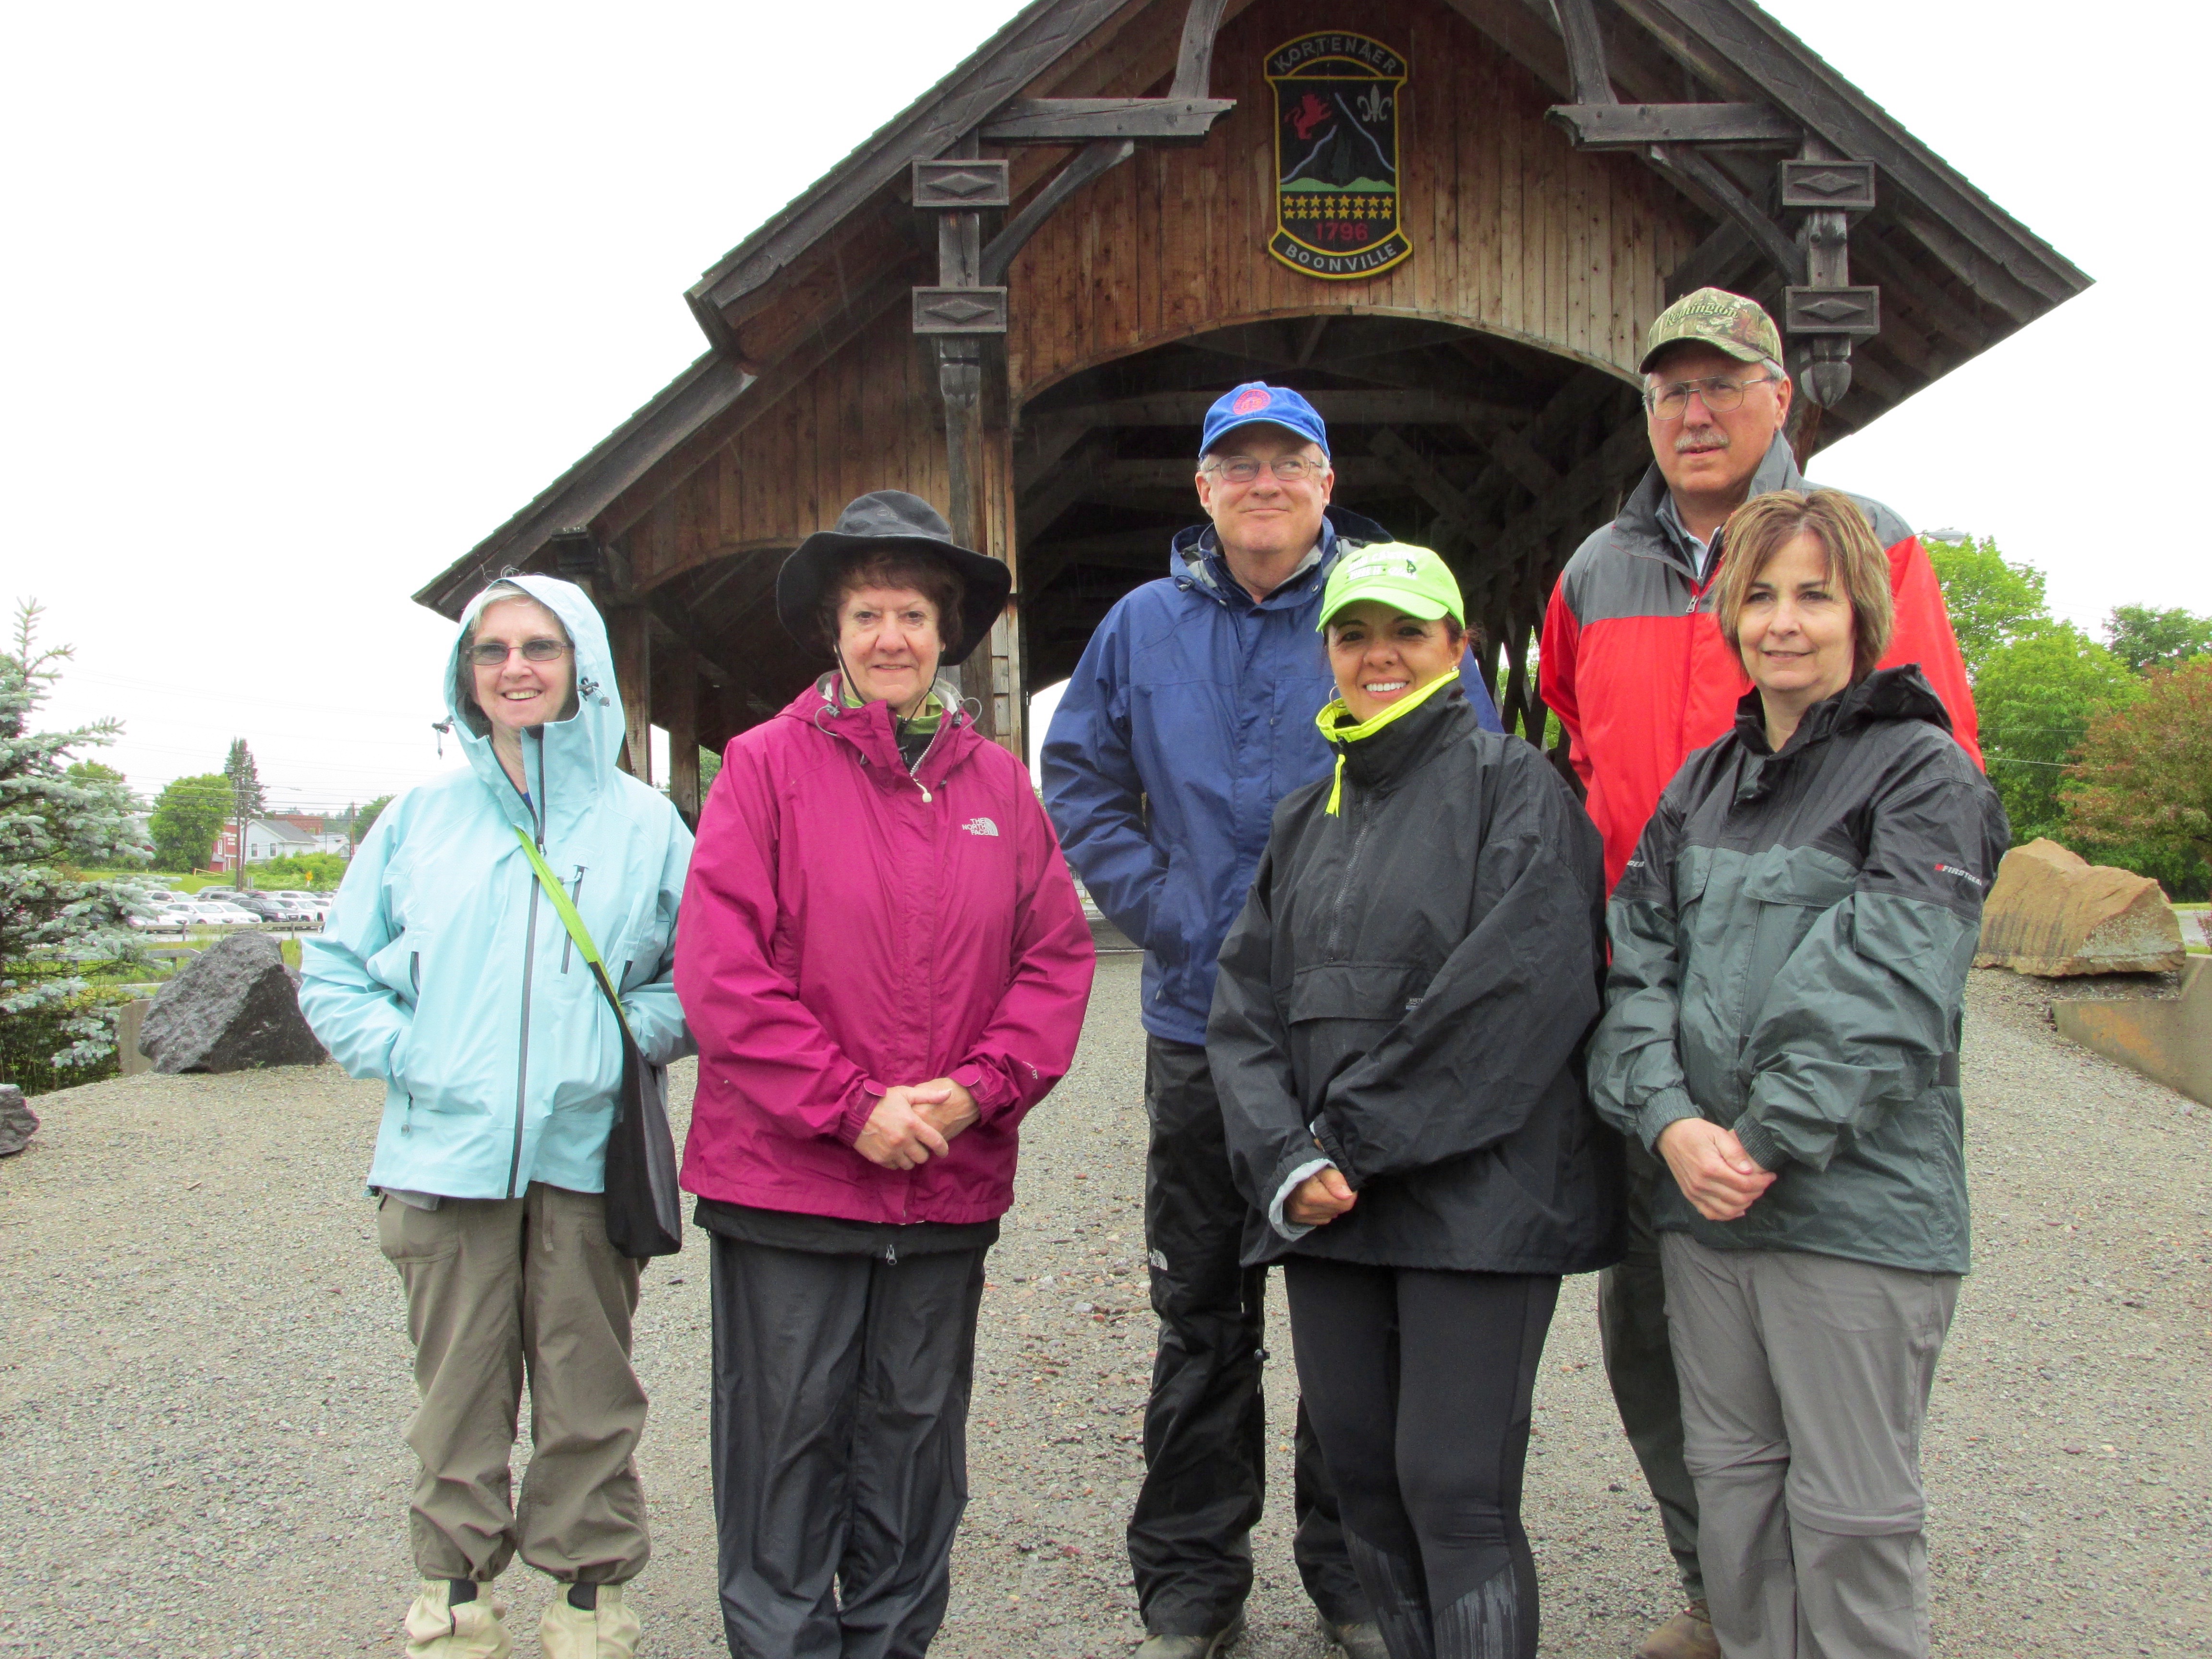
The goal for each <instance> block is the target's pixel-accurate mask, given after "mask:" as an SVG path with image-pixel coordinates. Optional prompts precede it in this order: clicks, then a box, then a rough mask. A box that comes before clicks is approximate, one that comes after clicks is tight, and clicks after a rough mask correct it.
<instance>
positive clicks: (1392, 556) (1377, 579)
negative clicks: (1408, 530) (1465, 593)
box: [1314, 542, 1467, 631]
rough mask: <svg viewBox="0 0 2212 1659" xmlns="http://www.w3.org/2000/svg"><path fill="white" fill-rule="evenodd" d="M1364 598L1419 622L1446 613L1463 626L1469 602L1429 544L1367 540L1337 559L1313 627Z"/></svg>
mask: <svg viewBox="0 0 2212 1659" xmlns="http://www.w3.org/2000/svg"><path fill="white" fill-rule="evenodd" d="M1362 599H1380V600H1381V601H1382V602H1383V604H1385V605H1389V607H1390V608H1391V609H1392V610H1393V611H1401V612H1402V613H1404V614H1405V615H1407V616H1408V617H1419V618H1420V619H1421V620H1422V621H1423V622H1434V621H1435V620H1436V619H1437V617H1450V618H1451V619H1452V620H1453V621H1455V622H1456V623H1459V625H1460V626H1461V627H1462V628H1464V627H1466V626H1467V608H1466V605H1465V604H1464V602H1463V601H1462V599H1460V596H1459V579H1458V578H1457V577H1455V576H1454V575H1453V574H1452V573H1451V567H1450V566H1449V565H1448V564H1446V563H1445V562H1443V560H1442V559H1440V558H1438V557H1437V556H1436V554H1435V553H1433V552H1431V550H1429V549H1427V548H1425V547H1415V546H1413V545H1412V544H1410V543H1407V542H1370V543H1369V544H1367V545H1366V546H1364V547H1355V548H1353V549H1352V550H1350V551H1349V552H1347V553H1346V555H1345V556H1343V557H1342V558H1340V559H1339V560H1338V561H1337V562H1336V568H1335V569H1334V570H1332V571H1330V572H1329V573H1328V587H1327V588H1326V589H1325V590H1324V591H1323V592H1322V596H1321V620H1320V621H1319V622H1318V623H1315V624H1314V626H1315V629H1316V631H1318V630H1319V629H1323V628H1326V627H1328V619H1329V618H1330V617H1334V615H1336V613H1337V612H1338V611H1341V610H1343V609H1344V607H1345V606H1346V605H1357V604H1358V602H1359V601H1360V600H1362Z"/></svg>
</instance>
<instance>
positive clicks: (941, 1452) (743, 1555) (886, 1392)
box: [712, 1235, 985, 1659]
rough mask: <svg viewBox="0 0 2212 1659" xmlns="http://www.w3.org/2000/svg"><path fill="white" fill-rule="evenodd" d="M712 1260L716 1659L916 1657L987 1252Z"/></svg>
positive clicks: (941, 1604) (964, 1463)
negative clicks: (719, 1643)
mask: <svg viewBox="0 0 2212 1659" xmlns="http://www.w3.org/2000/svg"><path fill="white" fill-rule="evenodd" d="M712 1245H713V1249H714V1435H713V1448H712V1455H713V1458H714V1528H715V1534H716V1538H717V1541H718V1543H719V1546H720V1549H719V1554H720V1582H721V1594H722V1628H723V1632H724V1633H725V1634H726V1637H727V1638H728V1640H729V1644H730V1652H731V1654H732V1656H733V1659H920V1656H921V1655H922V1654H923V1653H925V1652H926V1651H927V1650H928V1647H929V1644H930V1640H931V1638H933V1637H934V1636H935V1635H936V1634H937V1627H938V1626H939V1623H940V1622H941V1621H942V1620H943V1619H944V1617H945V1601H946V1598H947V1596H948V1595H949V1594H950V1592H951V1555H952V1537H953V1534H954V1532H955V1531H956V1530H957V1528H958V1527H959V1524H960V1516H961V1511H962V1510H963V1509H965V1508H966V1506H967V1503H968V1437H967V1427H968V1402H969V1393H970V1389H971V1383H972V1380H973V1376H974V1373H975V1319H976V1315H977V1313H978V1311H979V1310H980V1308H981V1303H982V1295H983V1257H984V1254H985V1253H984V1252H983V1251H982V1250H981V1249H963V1250H948V1251H944V1252H940V1253H937V1254H932V1255H904V1256H901V1257H899V1258H898V1259H897V1260H896V1261H890V1260H886V1259H885V1258H884V1257H883V1256H879V1255H878V1256H868V1255H821V1254H817V1253H814V1252H812V1251H807V1250H788V1249H779V1248H777V1247H775V1246H773V1245H766V1244H754V1243H746V1242H744V1241H743V1240H739V1239H735V1238H729V1237H723V1236H720V1235H715V1236H714V1237H713V1239H712Z"/></svg>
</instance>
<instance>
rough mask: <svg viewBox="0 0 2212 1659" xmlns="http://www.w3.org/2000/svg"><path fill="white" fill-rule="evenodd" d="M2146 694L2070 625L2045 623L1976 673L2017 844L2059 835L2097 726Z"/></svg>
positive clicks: (1991, 756)
mask: <svg viewBox="0 0 2212 1659" xmlns="http://www.w3.org/2000/svg"><path fill="white" fill-rule="evenodd" d="M2140 690H2141V682H2140V681H2138V680H2137V679H2136V678H2135V676H2133V675H2132V674H2130V673H2129V672H2128V670H2127V665H2125V664H2124V663H2123V662H2121V660H2120V659H2118V657H2116V656H2114V655H2113V654H2112V653H2111V652H2109V651H2107V650H2106V649H2105V647H2103V646H2101V645H2100V644H2098V643H2097V642H2096V641H2094V640H2093V639H2091V638H2090V637H2089V636H2088V635H2086V634H2084V633H2083V632H2082V631H2081V629H2078V628H2076V627H2075V626H2074V624H2073V623H2045V624H2044V625H2043V626H2042V627H2041V628H2039V629H2034V630H2033V631H2031V632H2024V633H2022V634H2021V635H2019V636H2018V637H2016V638H2015V639H2013V640H2011V641H2008V642H2007V643H2006V644H2003V645H2001V646H1999V647H1997V648H1996V650H1995V651H1993V652H1991V653H1990V655H1989V657H1988V658H1987V659H1985V660H1984V664H1983V665H1982V668H1981V671H1979V672H1978V673H1977V674H1976V675H1975V676H1974V708H1975V712H1976V714H1977V715H1978V717H1979V720H1980V724H1981V739H1982V757H1983V759H1984V762H1985V763H1987V764H1988V767H1989V772H1990V782H1991V783H1993V784H1995V785H1996V789H1997V793H1998V795H1999V796H2000V797H2001V798H2002V799H2003V801H2004V807H2005V811H2006V813H2007V814H2008V816H2009V817H2011V819H2012V838H2013V844H2014V845H2015V847H2017V846H2018V845H2020V843H2021V842H2024V841H2027V840H2030V839H2032V838H2033V837H2034V836H2056V835H2057V834H2058V833H2059V832H2060V830H2061V829H2062V827H2063V817H2064V814H2063V810H2062V808H2061V805H2060V800H2059V785H2060V783H2061V782H2062V781H2063V780H2064V778H2065V775H2066V769H2067V767H2068V766H2069V765H2070V764H2072V763H2073V762H2074V760H2075V757H2076V756H2077V755H2078V754H2079V753H2080V751H2081V741H2082V739H2083V738H2085V737H2086V736H2087V734H2088V731H2089V726H2090V722H2091V721H2092V720H2095V719H2096V718H2097V716H2098V715H2100V714H2103V713H2105V712H2106V710H2107V709H2109V708H2117V707H2119V706H2121V705H2123V704H2124V703H2126V702H2129V701H2130V699H2132V698H2133V697H2134V696H2136V695H2137V694H2138V693H2139V692H2140Z"/></svg>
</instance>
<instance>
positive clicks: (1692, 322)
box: [1636, 288, 1782, 374]
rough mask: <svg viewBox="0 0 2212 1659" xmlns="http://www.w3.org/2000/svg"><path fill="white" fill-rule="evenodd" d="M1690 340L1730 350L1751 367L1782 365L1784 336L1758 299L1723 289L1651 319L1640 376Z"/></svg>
mask: <svg viewBox="0 0 2212 1659" xmlns="http://www.w3.org/2000/svg"><path fill="white" fill-rule="evenodd" d="M1685 341H1688V342H1691V343H1693V344H1697V345H1708V346H1711V347H1712V349H1714V350H1716V351H1725V352H1726V353H1728V355H1729V356H1731V357H1735V358H1737V359H1739V360H1740V361H1741V362H1747V363H1755V362H1760V361H1762V360H1765V361H1771V362H1781V361H1782V331H1781V330H1779V329H1778V328H1776V327H1775V326H1774V319H1773V318H1771V317H1770V316H1768V315H1767V314H1766V307H1764V306H1762V305H1760V304H1759V301H1756V300H1747V299H1745V298H1744V297H1743V295H1741V294H1731V293H1729V291H1728V290H1727V289H1724V288H1701V289H1699V290H1698V291H1697V292H1696V293H1694V294H1685V295H1683V296H1682V297H1681V298H1680V299H1679V300H1677V301H1674V304H1673V305H1671V306H1668V307H1667V309H1666V310H1664V311H1662V312H1661V313H1659V314H1658V316H1657V317H1656V318H1655V319H1652V324H1651V331H1650V333H1649V334H1647V335H1645V336H1644V361H1643V362H1640V363H1638V364H1637V366H1636V368H1637V372H1638V374H1648V373H1649V372H1650V368H1651V360H1652V359H1653V358H1654V357H1656V356H1658V355H1659V354H1660V353H1661V352H1662V351H1664V350H1665V349H1667V348H1668V346H1671V345H1680V344H1681V343H1683V342H1685Z"/></svg>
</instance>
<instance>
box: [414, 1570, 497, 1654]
mask: <svg viewBox="0 0 2212 1659" xmlns="http://www.w3.org/2000/svg"><path fill="white" fill-rule="evenodd" d="M452 1597H453V1585H452V1583H450V1582H449V1581H447V1580H446V1579H443V1578H426V1579H424V1580H423V1581H422V1594H421V1595H417V1596H416V1598H415V1605H414V1606H413V1607H410V1608H408V1609H407V1648H406V1655H407V1659H507V1656H508V1655H509V1654H511V1653H513V1651H514V1638H513V1637H511V1636H509V1635H508V1634H507V1626H505V1625H503V1624H501V1622H500V1620H502V1619H504V1618H505V1617H506V1616H507V1603H506V1602H504V1601H501V1600H500V1599H499V1598H498V1597H497V1596H495V1595H493V1594H492V1593H491V1587H490V1586H489V1584H487V1585H484V1586H483V1587H481V1588H480V1589H478V1590H477V1599H476V1600H475V1601H463V1602H461V1603H459V1605H458V1606H456V1605H455V1604H454V1602H453V1599H452Z"/></svg>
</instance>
